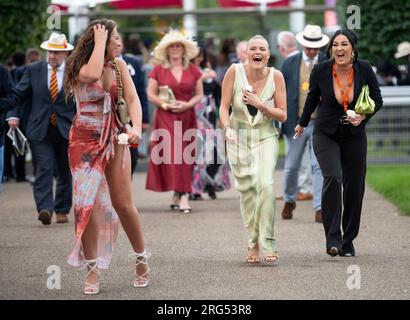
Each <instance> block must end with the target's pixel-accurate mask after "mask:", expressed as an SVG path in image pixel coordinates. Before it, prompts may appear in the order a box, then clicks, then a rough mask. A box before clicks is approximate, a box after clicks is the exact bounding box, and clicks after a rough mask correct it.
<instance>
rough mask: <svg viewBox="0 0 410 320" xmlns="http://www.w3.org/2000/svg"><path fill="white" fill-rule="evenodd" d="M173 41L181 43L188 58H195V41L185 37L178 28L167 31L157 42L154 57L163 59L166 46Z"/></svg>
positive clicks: (196, 50)
mask: <svg viewBox="0 0 410 320" xmlns="http://www.w3.org/2000/svg"><path fill="white" fill-rule="evenodd" d="M173 43H181V44H182V45H183V46H184V47H185V55H186V57H187V58H188V60H191V59H193V58H195V57H196V56H197V55H198V54H199V48H198V46H197V44H196V42H194V41H192V40H189V39H187V38H186V37H184V35H183V34H182V33H181V32H179V31H178V30H171V31H169V32H168V33H167V34H166V35H165V36H164V37H163V38H162V39H161V41H160V42H159V43H158V45H157V46H156V47H155V49H154V52H153V54H154V57H155V58H156V59H158V60H160V61H164V60H165V58H166V57H167V48H168V47H169V46H170V45H171V44H173Z"/></svg>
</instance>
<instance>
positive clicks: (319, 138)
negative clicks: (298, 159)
mask: <svg viewBox="0 0 410 320" xmlns="http://www.w3.org/2000/svg"><path fill="white" fill-rule="evenodd" d="M348 126H349V125H340V126H339V129H338V130H337V131H336V133H335V134H333V135H325V134H322V133H316V134H314V136H313V148H314V151H315V155H316V158H317V160H318V162H319V165H320V169H321V170H322V174H323V189H322V214H323V226H324V229H325V234H326V248H327V249H329V248H330V247H337V248H338V249H339V250H341V251H342V252H353V253H354V246H353V240H354V239H355V238H356V237H357V235H358V233H359V225H360V216H361V211H362V202H363V196H364V188H365V176H366V155H367V137H366V133H365V132H364V131H363V132H362V133H359V134H352V133H351V132H350V130H349V127H348ZM342 188H343V191H342ZM342 205H343V216H342ZM341 227H342V230H343V233H342V231H341Z"/></svg>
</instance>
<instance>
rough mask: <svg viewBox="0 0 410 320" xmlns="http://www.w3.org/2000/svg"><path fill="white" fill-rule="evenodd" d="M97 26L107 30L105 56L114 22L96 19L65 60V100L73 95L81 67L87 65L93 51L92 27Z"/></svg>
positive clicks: (114, 25)
mask: <svg viewBox="0 0 410 320" xmlns="http://www.w3.org/2000/svg"><path fill="white" fill-rule="evenodd" d="M97 24H102V25H104V26H105V29H106V30H108V36H107V42H106V44H105V48H106V49H105V55H107V47H108V46H109V44H110V38H111V33H112V31H113V30H114V29H115V27H116V23H115V21H114V20H109V19H98V20H93V21H91V23H90V24H89V25H88V27H87V29H86V30H85V31H84V34H83V35H82V36H81V37H80V38H79V39H78V41H77V44H76V46H75V48H74V50H73V52H72V53H71V54H70V56H69V57H68V58H67V59H66V62H65V71H64V92H65V95H66V99H68V98H69V97H71V96H73V95H74V91H73V90H74V88H75V87H76V85H77V78H78V74H79V72H80V69H81V67H82V66H83V65H85V64H87V63H88V60H89V59H90V57H91V54H92V53H93V50H94V30H93V27H94V26H95V25H97Z"/></svg>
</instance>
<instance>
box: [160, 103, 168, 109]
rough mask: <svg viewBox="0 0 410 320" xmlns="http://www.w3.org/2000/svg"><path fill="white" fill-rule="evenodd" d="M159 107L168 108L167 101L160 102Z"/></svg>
mask: <svg viewBox="0 0 410 320" xmlns="http://www.w3.org/2000/svg"><path fill="white" fill-rule="evenodd" d="M161 108H162V109H164V110H167V109H168V103H166V102H163V103H161Z"/></svg>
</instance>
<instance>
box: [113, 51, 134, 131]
mask: <svg viewBox="0 0 410 320" xmlns="http://www.w3.org/2000/svg"><path fill="white" fill-rule="evenodd" d="M111 63H112V65H113V66H114V69H115V77H116V78H117V86H118V99H117V110H118V117H119V119H120V121H121V123H122V124H123V125H126V124H127V123H129V122H130V115H129V112H128V106H127V102H125V99H124V96H123V91H122V79H121V71H120V68H119V67H118V64H117V61H116V60H115V58H114V59H112V60H111Z"/></svg>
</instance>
